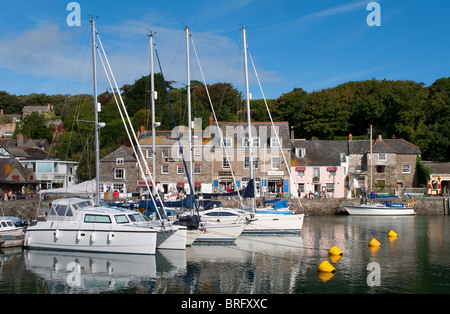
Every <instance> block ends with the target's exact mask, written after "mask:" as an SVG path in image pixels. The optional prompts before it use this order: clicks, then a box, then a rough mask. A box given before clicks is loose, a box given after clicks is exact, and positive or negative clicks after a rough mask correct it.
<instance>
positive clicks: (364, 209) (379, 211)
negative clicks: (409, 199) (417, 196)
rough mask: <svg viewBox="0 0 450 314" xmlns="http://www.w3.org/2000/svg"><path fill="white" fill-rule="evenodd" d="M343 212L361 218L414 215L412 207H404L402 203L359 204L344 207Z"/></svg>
mask: <svg viewBox="0 0 450 314" xmlns="http://www.w3.org/2000/svg"><path fill="white" fill-rule="evenodd" d="M344 208H345V210H346V211H347V212H348V213H349V214H350V215H362V216H410V215H415V212H414V207H412V206H405V205H404V204H402V203H390V202H388V201H386V202H384V203H373V204H361V205H357V206H352V205H345V206H344Z"/></svg>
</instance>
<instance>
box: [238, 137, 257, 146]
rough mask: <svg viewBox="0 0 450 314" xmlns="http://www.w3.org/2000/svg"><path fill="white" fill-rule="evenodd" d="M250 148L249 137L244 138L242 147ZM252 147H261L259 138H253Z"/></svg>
mask: <svg viewBox="0 0 450 314" xmlns="http://www.w3.org/2000/svg"><path fill="white" fill-rule="evenodd" d="M248 146H249V141H248V137H244V138H243V139H242V147H248ZM252 147H259V137H253V138H252Z"/></svg>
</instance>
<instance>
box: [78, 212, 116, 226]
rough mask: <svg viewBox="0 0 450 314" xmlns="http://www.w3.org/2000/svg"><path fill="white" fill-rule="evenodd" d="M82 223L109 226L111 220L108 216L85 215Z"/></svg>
mask: <svg viewBox="0 0 450 314" xmlns="http://www.w3.org/2000/svg"><path fill="white" fill-rule="evenodd" d="M84 222H91V223H104V224H110V223H111V218H110V217H109V216H108V215H92V214H87V215H85V216H84Z"/></svg>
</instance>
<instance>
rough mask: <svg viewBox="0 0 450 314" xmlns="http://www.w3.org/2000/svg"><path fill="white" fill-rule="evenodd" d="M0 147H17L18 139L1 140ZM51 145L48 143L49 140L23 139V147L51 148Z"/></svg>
mask: <svg viewBox="0 0 450 314" xmlns="http://www.w3.org/2000/svg"><path fill="white" fill-rule="evenodd" d="M0 146H3V147H17V139H16V138H9V139H4V138H2V139H0ZM49 146H50V144H49V143H48V140H47V139H31V138H24V139H23V147H35V148H38V147H44V148H46V147H49Z"/></svg>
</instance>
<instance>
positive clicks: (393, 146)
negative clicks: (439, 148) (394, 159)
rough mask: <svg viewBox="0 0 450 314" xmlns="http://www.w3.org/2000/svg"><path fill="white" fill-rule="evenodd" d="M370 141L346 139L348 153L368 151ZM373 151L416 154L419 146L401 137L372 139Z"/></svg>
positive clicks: (418, 152) (418, 151)
mask: <svg viewBox="0 0 450 314" xmlns="http://www.w3.org/2000/svg"><path fill="white" fill-rule="evenodd" d="M369 142H370V141H348V150H349V154H364V153H368V152H369V151H370V146H369ZM373 143H374V144H373V146H372V152H373V153H396V154H409V155H418V154H420V153H421V151H420V148H419V147H418V146H416V145H414V144H411V143H410V142H408V141H405V140H403V139H382V140H381V139H376V140H374V141H373Z"/></svg>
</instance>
